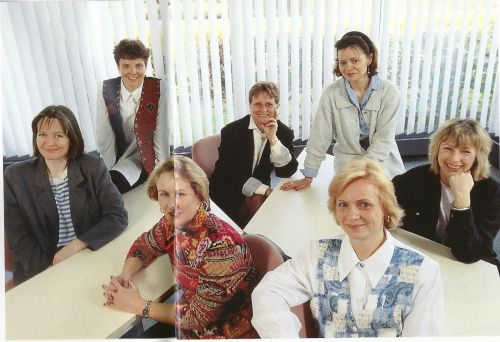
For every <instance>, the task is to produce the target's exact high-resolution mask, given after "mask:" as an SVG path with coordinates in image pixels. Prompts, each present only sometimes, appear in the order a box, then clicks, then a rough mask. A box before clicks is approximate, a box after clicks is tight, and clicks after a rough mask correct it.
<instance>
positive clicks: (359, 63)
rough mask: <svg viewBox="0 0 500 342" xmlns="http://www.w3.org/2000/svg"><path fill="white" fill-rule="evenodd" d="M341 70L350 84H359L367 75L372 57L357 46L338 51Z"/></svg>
mask: <svg viewBox="0 0 500 342" xmlns="http://www.w3.org/2000/svg"><path fill="white" fill-rule="evenodd" d="M337 59H338V63H339V70H340V73H341V74H342V76H344V78H345V79H346V80H347V81H349V83H353V82H357V81H360V80H361V79H363V78H364V77H365V76H366V75H367V71H368V66H369V65H370V64H371V63H372V55H371V54H370V55H369V56H368V55H366V54H365V53H364V52H363V50H361V48H360V47H359V46H357V45H354V46H348V47H346V48H345V49H341V50H338V51H337Z"/></svg>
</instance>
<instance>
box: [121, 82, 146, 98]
mask: <svg viewBox="0 0 500 342" xmlns="http://www.w3.org/2000/svg"><path fill="white" fill-rule="evenodd" d="M120 84H121V86H120V96H121V99H122V101H127V100H128V98H129V97H130V95H132V97H133V98H134V102H136V103H138V102H139V101H140V100H141V94H142V86H143V85H144V80H143V81H142V83H141V85H140V86H139V87H137V89H136V90H134V91H133V92H130V91H128V90H127V88H126V87H125V84H123V80H122V81H121V83H120Z"/></svg>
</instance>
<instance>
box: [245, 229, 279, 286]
mask: <svg viewBox="0 0 500 342" xmlns="http://www.w3.org/2000/svg"><path fill="white" fill-rule="evenodd" d="M243 240H245V243H246V244H247V246H248V248H250V254H251V255H252V260H253V264H254V266H255V271H256V272H257V279H258V281H260V280H261V279H262V277H264V275H265V274H266V273H267V272H269V271H272V270H274V269H275V268H276V267H278V266H279V265H281V264H282V263H283V262H284V260H283V257H282V256H281V253H280V250H279V249H278V248H277V247H276V246H275V245H274V244H273V243H272V242H271V241H270V240H268V239H267V238H265V237H263V236H261V235H255V234H245V235H244V236H243Z"/></svg>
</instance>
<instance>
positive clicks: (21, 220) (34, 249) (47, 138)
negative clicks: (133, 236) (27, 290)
mask: <svg viewBox="0 0 500 342" xmlns="http://www.w3.org/2000/svg"><path fill="white" fill-rule="evenodd" d="M31 127H32V131H33V151H34V158H32V159H29V160H26V161H23V162H19V163H16V164H13V165H11V166H9V167H8V168H7V169H6V170H5V174H4V209H5V232H6V235H7V239H8V242H9V245H10V249H11V251H12V255H13V263H14V283H15V284H16V285H17V284H19V283H21V282H23V281H25V280H26V279H28V278H31V277H32V276H34V275H36V274H37V273H39V272H41V271H43V270H44V269H46V268H47V267H49V266H51V265H55V264H57V263H59V262H61V261H63V260H65V259H67V258H69V257H70V256H72V255H74V254H75V253H78V252H79V251H81V250H82V249H84V248H87V247H88V248H90V249H91V250H95V249H98V248H100V247H101V246H103V245H105V244H106V243H108V242H109V241H111V240H112V239H114V238H115V237H116V236H118V235H119V234H120V233H121V232H122V231H123V230H124V229H125V227H126V226H127V223H128V217H127V211H126V210H125V208H124V205H123V200H122V197H121V195H120V193H119V192H118V189H117V188H116V187H115V185H114V184H113V183H112V182H111V178H110V176H109V173H108V171H107V169H106V166H105V165H104V162H103V161H102V159H101V158H99V157H97V156H92V155H86V154H84V153H83V150H84V142H83V138H82V134H81V132H80V128H79V127H78V122H77V121H76V118H75V116H74V114H73V113H72V112H71V110H69V109H68V108H66V107H64V106H49V107H47V108H45V109H44V110H42V111H41V112H40V113H39V114H38V115H37V116H36V117H35V118H34V119H33V121H32V124H31Z"/></svg>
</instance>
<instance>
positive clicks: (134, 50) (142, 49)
mask: <svg viewBox="0 0 500 342" xmlns="http://www.w3.org/2000/svg"><path fill="white" fill-rule="evenodd" d="M149 52H150V51H149V49H148V48H147V47H146V46H144V44H143V43H142V42H141V41H140V40H139V39H135V40H133V39H122V40H121V41H120V42H119V43H118V45H116V46H115V48H114V49H113V55H114V57H115V61H116V65H119V64H120V58H123V59H136V58H142V59H144V64H145V65H148V58H149Z"/></svg>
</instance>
